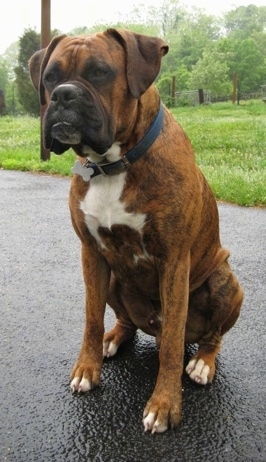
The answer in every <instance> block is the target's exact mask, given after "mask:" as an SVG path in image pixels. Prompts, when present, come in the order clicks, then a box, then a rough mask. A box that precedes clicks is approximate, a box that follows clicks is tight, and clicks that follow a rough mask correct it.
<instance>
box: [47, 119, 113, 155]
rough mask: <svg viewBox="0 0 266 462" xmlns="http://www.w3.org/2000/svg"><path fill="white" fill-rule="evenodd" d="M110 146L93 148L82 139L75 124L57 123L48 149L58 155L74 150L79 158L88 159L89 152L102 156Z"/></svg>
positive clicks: (52, 130)
mask: <svg viewBox="0 0 266 462" xmlns="http://www.w3.org/2000/svg"><path fill="white" fill-rule="evenodd" d="M110 146H111V145H108V146H97V145H94V146H93V145H92V144H91V142H90V141H87V140H86V139H83V138H82V134H81V132H80V130H78V129H77V128H76V127H75V126H74V125H73V124H71V123H70V122H57V123H55V124H54V125H53V126H52V128H51V137H50V146H47V147H48V149H50V151H52V152H54V153H55V154H58V155H60V154H63V153H64V152H65V151H67V150H68V149H70V148H73V149H74V150H75V152H76V153H77V154H78V155H79V156H81V157H86V156H87V155H88V153H89V152H96V153H97V154H98V155H100V156H102V155H104V154H105V153H106V152H107V151H108V149H109V148H110Z"/></svg>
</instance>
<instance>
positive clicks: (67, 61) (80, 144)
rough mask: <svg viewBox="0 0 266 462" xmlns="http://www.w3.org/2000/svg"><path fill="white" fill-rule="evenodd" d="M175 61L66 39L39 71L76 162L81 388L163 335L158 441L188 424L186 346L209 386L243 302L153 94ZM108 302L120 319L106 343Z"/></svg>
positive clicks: (88, 39) (119, 35)
mask: <svg viewBox="0 0 266 462" xmlns="http://www.w3.org/2000/svg"><path fill="white" fill-rule="evenodd" d="M167 52H168V47H167V45H166V43H164V41H163V40H161V39H159V38H155V37H147V36H144V35H139V34H135V33H132V32H129V31H125V30H115V29H108V30H107V31H105V32H103V33H98V34H95V35H89V36H78V37H67V36H60V37H57V38H55V39H53V40H52V42H51V43H50V45H49V46H48V47H47V49H43V50H40V51H38V52H37V53H35V54H34V55H33V57H32V58H31V60H30V72H31V77H32V81H33V84H34V86H35V88H36V89H38V90H39V93H40V100H41V104H43V105H45V104H46V105H47V109H46V113H45V117H44V124H43V125H44V141H45V146H46V148H47V149H50V150H51V151H53V152H55V153H56V154H62V153H63V152H64V151H66V150H68V149H69V148H72V149H73V150H74V151H75V153H76V154H77V161H76V164H75V166H74V168H73V173H74V175H73V179H72V185H71V191H70V198H69V204H70V211H71V217H72V222H73V227H74V229H75V231H76V233H77V235H78V236H79V238H80V241H81V247H82V266H83V274H84V281H85V286H86V321H85V330H84V338H83V342H82V346H81V350H80V353H79V356H78V358H77V361H76V364H75V365H74V368H73V370H72V380H71V389H72V390H73V391H77V392H86V391H87V390H91V389H93V388H94V387H95V386H97V385H98V384H99V382H100V375H101V367H102V361H103V357H110V356H113V355H115V354H116V352H117V350H118V348H119V346H120V345H121V343H123V342H125V341H126V340H128V339H129V338H130V337H132V336H133V335H134V334H135V332H136V329H142V330H143V331H144V332H146V333H148V334H150V335H153V336H155V337H156V342H157V345H158V347H159V361H160V367H159V372H158V376H157V380H156V383H155V387H154V391H153V393H152V396H151V398H150V399H149V401H148V403H147V404H146V407H145V409H144V415H143V424H144V428H145V430H149V431H151V432H152V433H154V432H164V431H165V430H166V429H167V428H168V427H175V426H176V425H177V424H178V423H179V421H180V418H181V377H182V373H183V358H184V345H185V343H197V344H198V345H199V348H198V351H197V353H196V354H195V355H194V356H193V357H192V358H191V359H190V361H189V363H188V365H187V366H186V372H187V374H188V375H189V376H190V378H191V380H194V381H195V382H197V383H198V384H201V385H205V384H207V383H209V382H211V381H212V379H213V376H214V373H215V357H216V355H217V353H218V352H219V350H220V347H221V340H222V336H223V335H224V334H225V333H226V332H227V331H228V330H229V329H230V328H231V327H232V326H233V325H234V323H235V322H236V320H237V318H238V315H239V311H240V307H241V303H242V298H243V294H242V290H241V288H240V286H239V283H238V281H237V279H236V277H235V276H234V274H233V273H232V271H231V269H230V266H229V263H228V257H229V252H228V250H226V249H224V248H223V247H222V246H221V243H220V238H219V219H218V211H217V205H216V201H215V198H214V196H213V194H212V192H211V190H210V188H209V186H208V184H207V182H206V180H205V178H204V177H203V175H202V173H201V171H200V170H199V168H198V167H197V165H196V164H195V160H194V154H193V151H192V147H191V144H190V142H189V140H188V138H187V137H186V135H185V134H184V132H183V130H182V129H181V127H180V126H179V125H178V123H177V122H176V121H175V120H174V118H173V117H172V115H171V113H170V111H168V110H167V109H166V108H165V107H164V105H163V104H162V103H161V101H160V96H159V94H158V92H157V90H156V87H155V86H154V85H153V82H154V80H155V78H156V76H157V75H158V73H159V70H160V65H161V58H162V57H163V56H164V55H165V54H166V53H167ZM107 303H108V304H109V305H110V306H111V307H112V308H113V310H114V311H115V314H116V318H117V319H116V324H115V326H114V328H113V329H112V330H111V331H110V332H107V333H104V323H103V318H104V311H105V306H106V304H107Z"/></svg>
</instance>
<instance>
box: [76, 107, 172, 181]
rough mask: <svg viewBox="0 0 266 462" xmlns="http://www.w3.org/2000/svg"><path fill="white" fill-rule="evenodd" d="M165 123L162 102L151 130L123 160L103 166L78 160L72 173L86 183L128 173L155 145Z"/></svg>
mask: <svg viewBox="0 0 266 462" xmlns="http://www.w3.org/2000/svg"><path fill="white" fill-rule="evenodd" d="M163 121H164V110H163V105H162V102H161V103H160V109H159V111H158V113H157V115H156V116H155V118H154V120H153V122H152V124H151V125H150V128H149V130H148V131H147V132H146V134H145V135H144V136H143V138H142V139H141V140H140V141H139V142H138V143H137V144H136V146H134V148H132V149H130V151H128V152H127V153H126V154H125V155H124V156H123V157H121V159H119V160H117V161H115V162H110V163H109V164H102V165H99V164H94V163H92V162H90V161H89V160H87V161H86V162H85V164H82V163H81V162H80V161H79V160H77V161H76V162H75V164H74V167H73V168H72V169H71V171H72V173H77V174H78V175H81V176H82V178H83V180H84V181H90V179H91V178H94V177H95V176H98V175H118V174H119V173H123V172H125V171H127V170H128V169H129V168H130V167H131V165H132V164H133V163H134V162H136V160H138V159H139V158H140V157H141V156H142V155H143V154H145V152H146V151H147V150H148V149H149V147H150V146H151V145H152V144H153V143H154V141H155V140H156V138H157V137H158V135H159V133H160V131H161V129H162V127H163Z"/></svg>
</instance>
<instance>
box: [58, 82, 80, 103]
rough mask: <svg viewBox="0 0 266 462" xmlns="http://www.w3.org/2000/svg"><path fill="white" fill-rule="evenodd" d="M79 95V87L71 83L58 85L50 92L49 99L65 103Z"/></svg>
mask: <svg viewBox="0 0 266 462" xmlns="http://www.w3.org/2000/svg"><path fill="white" fill-rule="evenodd" d="M78 96H79V89H78V88H77V87H76V86H75V85H72V84H65V85H59V86H58V87H56V88H55V89H54V91H53V92H52V94H51V101H53V102H56V103H61V104H62V105H65V104H66V103H69V101H74V100H76V99H77V98H78Z"/></svg>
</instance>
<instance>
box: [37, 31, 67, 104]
mask: <svg viewBox="0 0 266 462" xmlns="http://www.w3.org/2000/svg"><path fill="white" fill-rule="evenodd" d="M64 37H66V35H60V36H58V37H55V38H53V39H52V40H51V42H50V44H49V45H48V47H47V48H42V49H41V50H39V51H36V53H34V55H32V57H31V58H30V60H29V71H30V77H31V80H32V83H33V86H34V88H35V89H36V90H37V91H39V96H40V103H41V104H42V105H44V104H46V100H45V89H44V86H43V83H42V75H43V71H44V69H45V68H46V65H47V63H48V61H49V58H50V56H51V54H52V52H53V51H54V49H55V48H56V46H57V45H58V43H59V42H60V41H61V40H62V39H63V38H64Z"/></svg>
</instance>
